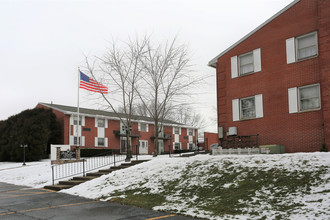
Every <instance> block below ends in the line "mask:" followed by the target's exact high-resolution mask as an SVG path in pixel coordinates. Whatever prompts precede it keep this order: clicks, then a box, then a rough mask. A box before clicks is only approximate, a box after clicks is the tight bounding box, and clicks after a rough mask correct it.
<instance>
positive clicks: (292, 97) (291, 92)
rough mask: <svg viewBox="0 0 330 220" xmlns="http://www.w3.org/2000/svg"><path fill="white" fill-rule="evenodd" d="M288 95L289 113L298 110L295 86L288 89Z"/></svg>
mask: <svg viewBox="0 0 330 220" xmlns="http://www.w3.org/2000/svg"><path fill="white" fill-rule="evenodd" d="M288 96H289V113H290V114H291V113H296V112H298V93H297V87H294V88H290V89H288Z"/></svg>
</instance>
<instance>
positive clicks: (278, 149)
mask: <svg viewBox="0 0 330 220" xmlns="http://www.w3.org/2000/svg"><path fill="white" fill-rule="evenodd" d="M259 152H260V153H261V154H284V153H285V146H283V145H278V144H271V145H261V146H259Z"/></svg>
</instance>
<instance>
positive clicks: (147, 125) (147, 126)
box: [146, 124, 149, 132]
mask: <svg viewBox="0 0 330 220" xmlns="http://www.w3.org/2000/svg"><path fill="white" fill-rule="evenodd" d="M146 128H147V132H149V124H146Z"/></svg>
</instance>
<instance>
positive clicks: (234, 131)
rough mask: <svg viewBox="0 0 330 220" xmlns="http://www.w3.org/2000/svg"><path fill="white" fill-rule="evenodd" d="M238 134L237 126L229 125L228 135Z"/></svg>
mask: <svg viewBox="0 0 330 220" xmlns="http://www.w3.org/2000/svg"><path fill="white" fill-rule="evenodd" d="M233 135H237V127H229V129H228V132H227V136H233Z"/></svg>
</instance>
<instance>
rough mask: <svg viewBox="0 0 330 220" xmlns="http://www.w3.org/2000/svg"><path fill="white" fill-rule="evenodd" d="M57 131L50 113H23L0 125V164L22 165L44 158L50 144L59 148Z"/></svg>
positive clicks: (38, 111) (44, 110) (57, 127)
mask: <svg viewBox="0 0 330 220" xmlns="http://www.w3.org/2000/svg"><path fill="white" fill-rule="evenodd" d="M60 137H61V129H60V125H59V123H58V121H57V120H56V116H55V114H54V113H53V112H52V110H47V109H43V108H36V109H31V110H25V111H23V112H21V113H19V114H17V115H14V116H11V117H9V118H8V119H7V120H5V121H1V122H0V161H16V162H18V161H23V148H22V147H20V145H22V144H27V145H28V147H27V148H26V149H25V160H26V161H37V160H40V159H43V158H47V157H48V155H49V153H50V144H59V143H60Z"/></svg>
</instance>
